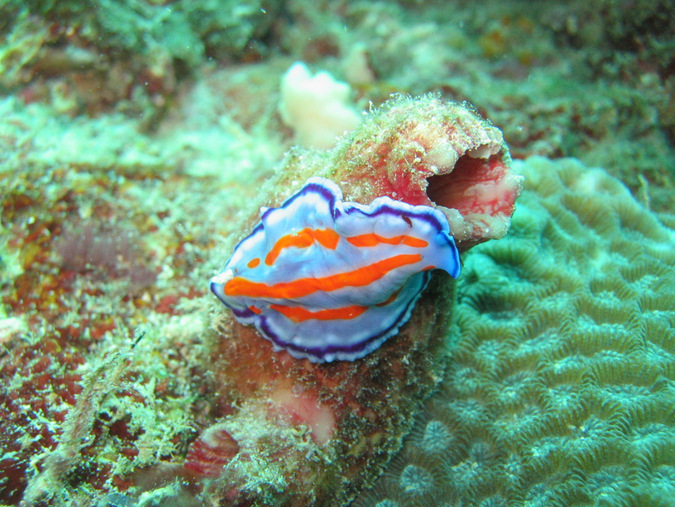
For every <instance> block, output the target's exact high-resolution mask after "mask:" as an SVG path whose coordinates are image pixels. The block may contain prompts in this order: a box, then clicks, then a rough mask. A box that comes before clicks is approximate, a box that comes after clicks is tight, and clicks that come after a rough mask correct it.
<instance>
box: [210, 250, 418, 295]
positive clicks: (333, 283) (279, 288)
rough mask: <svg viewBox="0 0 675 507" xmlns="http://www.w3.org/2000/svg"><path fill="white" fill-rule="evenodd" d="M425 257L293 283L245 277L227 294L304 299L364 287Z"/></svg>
mask: <svg viewBox="0 0 675 507" xmlns="http://www.w3.org/2000/svg"><path fill="white" fill-rule="evenodd" d="M421 260H422V256H421V255H420V254H412V255H404V254H402V255H395V256H393V257H389V258H387V259H383V260H381V261H377V262H374V263H372V264H370V265H368V266H364V267H362V268H358V269H355V270H354V271H348V272H346V273H338V274H336V275H329V276H324V277H322V278H300V279H298V280H295V281H293V282H281V283H277V284H275V285H267V284H266V283H261V282H251V281H250V280H247V279H246V278H243V277H241V276H236V277H234V278H232V280H230V281H229V282H227V283H226V284H225V287H223V291H224V293H225V295H226V296H247V297H252V298H276V299H292V298H300V297H303V296H307V295H308V294H312V293H314V292H318V291H323V292H330V291H334V290H339V289H342V288H344V287H364V286H366V285H370V284H371V283H373V282H375V281H377V280H379V279H380V278H382V277H383V276H384V275H386V274H387V273H389V272H390V271H393V270H394V269H396V268H400V267H402V266H407V265H409V264H415V263H416V262H419V261H421Z"/></svg>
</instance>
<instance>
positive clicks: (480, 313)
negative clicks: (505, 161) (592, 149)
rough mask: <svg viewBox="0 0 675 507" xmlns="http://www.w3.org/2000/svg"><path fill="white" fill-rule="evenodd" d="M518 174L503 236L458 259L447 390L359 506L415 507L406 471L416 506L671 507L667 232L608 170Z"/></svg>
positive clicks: (672, 293) (671, 318)
mask: <svg viewBox="0 0 675 507" xmlns="http://www.w3.org/2000/svg"><path fill="white" fill-rule="evenodd" d="M514 165H516V170H518V171H519V172H521V173H522V174H523V175H524V176H525V189H526V190H525V191H524V192H523V194H522V196H521V197H520V199H519V201H518V208H517V210H516V213H515V214H514V216H513V219H512V226H511V230H510V231H509V234H508V236H507V237H506V238H505V239H503V240H502V241H498V242H490V243H486V244H483V245H480V246H478V247H476V248H474V249H473V250H472V251H471V252H469V253H467V255H466V256H465V259H464V261H465V263H464V271H463V277H462V278H461V279H460V281H459V283H458V297H459V300H458V306H457V308H456V310H455V316H456V326H457V328H458V331H459V332H458V333H457V334H456V336H459V339H458V340H457V342H456V344H455V345H454V349H453V350H454V353H453V358H452V361H451V366H450V369H449V371H448V375H447V377H446V380H445V381H444V383H443V385H442V388H441V390H440V392H439V393H438V394H437V395H436V396H435V397H434V398H433V400H432V401H431V402H430V403H429V404H428V407H427V412H426V416H425V418H423V419H422V420H421V421H420V422H419V423H418V425H417V428H416V429H415V430H414V431H413V433H412V434H411V436H410V437H409V438H408V440H407V442H406V444H405V446H404V448H403V450H402V452H401V453H400V455H399V456H398V458H396V459H395V460H394V462H393V463H392V465H391V466H390V468H389V470H388V471H387V472H386V473H385V474H384V476H383V477H382V478H381V479H380V480H379V481H378V483H377V484H376V485H375V488H373V490H372V491H371V492H370V493H368V494H366V495H364V496H363V497H362V498H361V499H359V500H358V501H357V503H356V505H373V504H376V503H378V502H381V501H384V500H385V499H388V501H393V502H396V503H397V504H398V505H417V504H418V503H419V499H418V498H417V497H416V496H415V494H413V493H415V492H414V491H413V490H412V489H411V488H410V486H409V482H410V480H409V477H410V475H411V474H410V473H406V470H409V469H410V468H409V467H415V468H414V469H410V470H415V471H416V472H417V473H416V476H418V477H422V476H424V477H433V478H434V480H433V485H434V490H433V494H432V493H431V492H430V491H429V488H427V489H426V490H425V491H424V502H425V504H426V505H432V504H436V505H440V504H441V503H442V502H449V503H450V504H455V505H465V504H470V505H505V504H509V505H512V504H515V503H517V504H518V505H570V504H577V503H583V504H588V503H593V502H595V503H596V504H601V505H672V503H671V502H672V498H673V495H674V494H675V424H674V422H675V405H674V404H673V399H675V331H674V327H675V267H674V266H675V231H673V230H672V229H669V228H667V227H665V226H664V225H662V224H661V223H660V222H659V221H658V220H657V218H656V217H655V216H654V215H653V214H651V213H650V212H649V211H648V210H646V209H645V208H643V207H642V206H641V205H640V204H638V202H637V201H636V200H635V199H634V198H633V197H632V196H631V194H630V193H629V192H628V190H627V189H626V187H624V186H623V184H622V183H620V182H619V181H618V180H616V179H614V178H612V177H611V176H609V175H608V174H607V173H605V172H604V171H603V170H600V169H589V168H587V167H584V166H583V165H582V164H581V163H580V162H578V161H576V160H573V159H565V160H560V161H550V160H547V159H544V158H531V159H529V160H527V161H526V162H520V163H518V162H516V163H514ZM441 450H442V451H441ZM420 470H424V471H425V473H422V472H421V471H420ZM425 484H426V483H425Z"/></svg>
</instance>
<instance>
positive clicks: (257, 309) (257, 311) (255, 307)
mask: <svg viewBox="0 0 675 507" xmlns="http://www.w3.org/2000/svg"><path fill="white" fill-rule="evenodd" d="M248 309H249V310H251V311H252V312H253V313H255V314H257V315H260V314H261V313H262V310H261V309H260V308H258V307H257V306H253V305H251V306H249V307H248Z"/></svg>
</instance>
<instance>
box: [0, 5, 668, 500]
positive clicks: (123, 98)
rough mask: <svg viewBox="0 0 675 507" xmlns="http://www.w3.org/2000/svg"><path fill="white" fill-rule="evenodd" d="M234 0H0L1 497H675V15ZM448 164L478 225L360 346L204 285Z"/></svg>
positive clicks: (664, 9)
mask: <svg viewBox="0 0 675 507" xmlns="http://www.w3.org/2000/svg"><path fill="white" fill-rule="evenodd" d="M240 4H241V3H240V2H229V1H224V2H213V1H210V0H204V1H199V2H188V1H181V0H179V1H176V2H169V3H165V2H156V1H146V0H134V1H133V2H119V3H118V2H114V1H112V0H100V1H97V2H94V3H92V4H91V5H88V6H87V7H83V6H82V4H81V3H80V2H69V1H64V2H58V3H54V4H53V5H52V4H51V3H46V4H42V3H40V2H30V1H29V2H18V1H13V0H10V1H9V2H5V3H4V4H3V5H1V6H0V294H1V296H2V302H1V304H0V420H2V430H1V431H0V505H25V506H33V505H36V506H47V505H55V506H61V505H96V506H121V505H125V506H151V505H181V506H199V505H242V506H243V505H290V506H295V505H327V506H333V505H354V506H359V507H361V506H379V507H394V506H426V505H452V506H460V505H482V506H487V505H528V506H534V505H560V506H567V505H625V506H643V505H650V506H652V505H653V506H663V507H665V506H669V505H672V498H673V495H674V494H675V403H673V400H675V210H674V209H673V201H672V194H673V166H672V160H673V159H674V157H673V150H672V139H673V134H672V125H673V120H672V118H673V116H672V107H671V106H670V104H672V88H673V87H672V76H671V75H670V74H669V72H670V71H669V70H668V69H669V68H670V67H669V66H668V65H669V63H668V62H671V64H672V60H673V52H672V47H671V46H672V45H671V46H669V45H668V44H667V42H668V41H669V40H670V39H671V38H672V35H671V34H672V32H673V29H674V28H673V27H672V24H673V20H672V19H670V18H668V19H666V18H665V17H664V16H663V13H668V12H670V10H672V9H669V8H668V7H669V6H668V5H665V2H659V1H657V2H647V1H644V2H643V1H638V2H631V5H630V6H626V5H624V3H622V2H605V1H602V2H600V3H599V4H598V5H590V4H588V3H587V2H581V1H579V2H569V3H568V4H566V5H564V6H554V5H553V4H547V3H542V4H539V3H537V4H531V3H528V4H527V6H523V5H521V3H520V2H515V1H514V2H500V3H499V4H497V3H495V4H481V5H480V6H479V5H478V4H475V5H474V3H472V2H462V1H460V2H453V3H449V2H436V1H430V2H412V1H403V0H402V1H399V2H355V1H354V2H322V1H319V2H316V1H313V2H308V1H304V0H287V1H276V0H272V1H259V2H258V1H255V2H248V3H247V5H240ZM662 4H663V5H662ZM671 18H672V16H671ZM297 62H304V63H297ZM430 93H431V95H429V94H430ZM392 94H400V95H396V96H395V97H394V98H393V100H392V101H391V102H389V103H387V102H386V101H387V100H390V99H391V98H392V97H391V95H392ZM411 97H413V98H414V99H411ZM465 100H468V101H469V102H470V103H471V104H473V106H468V105H466V104H464V103H463V102H462V101H465ZM397 101H398V102H397ZM416 101H417V102H416ZM450 102H456V103H457V104H453V105H452V106H449V105H448V104H449V103H450ZM383 104H386V105H384V106H383ZM397 104H398V106H401V107H400V109H398V110H397V109H396V108H397V107H398V106H397ZM410 104H412V106H410ZM419 104H424V105H425V106H424V108H423V107H417V106H416V105H419ZM406 107H409V108H410V109H411V110H412V111H413V112H412V113H411V112H410V111H407V110H406V109H405V108H406ZM425 108H426V109H425ZM446 108H447V110H454V111H455V114H454V115H451V116H452V118H453V120H451V121H448V120H447V117H444V116H443V115H445V114H447V110H446ZM453 108H456V109H453ZM390 110H393V111H394V113H396V111H399V113H400V111H403V113H400V116H395V115H394V116H391V117H389V118H390V119H391V118H395V121H389V123H387V122H384V123H377V121H376V119H377V118H378V117H377V114H378V113H377V111H390ZM399 113H397V114H399ZM415 113H417V116H415V115H414V114H415ZM439 117H443V118H445V119H444V120H443V121H441V122H440V123H439V122H437V120H438V118H439ZM364 118H365V120H364ZM373 118H375V120H374V119H373ZM486 118H487V120H486ZM413 120H414V121H413ZM364 121H365V122H366V123H365V125H366V126H368V125H369V127H368V128H366V129H364V127H363V125H364ZM378 121H379V120H378ZM453 121H455V123H453ZM368 122H370V123H368ZM434 122H436V123H434ZM493 124H494V125H493ZM448 125H452V127H448ZM359 128H361V130H358V129H359ZM354 129H357V134H355V135H354V137H351V138H350V137H345V138H343V140H342V141H340V142H337V147H334V148H333V146H335V143H336V141H335V139H336V136H337V135H339V134H341V133H342V132H343V131H352V130H354ZM359 132H360V133H359ZM467 132H470V133H471V135H468V134H467V135H464V134H466V133H467ZM502 132H503V139H502ZM359 136H360V137H359ZM443 136H446V137H448V138H451V139H452V140H453V141H452V142H453V143H456V144H453V145H452V146H453V150H455V151H456V152H457V153H455V151H453V150H449V149H447V146H446V145H445V144H443V142H441V143H440V144H433V143H431V141H434V142H435V141H438V139H443ZM480 136H484V137H480ZM349 139H351V140H352V141H353V144H350V141H348V140H349ZM478 139H480V141H478ZM430 140H431V141H430ZM429 143H431V144H429ZM471 143H474V144H475V145H472V144H471ZM504 143H505V144H504ZM506 145H508V147H507V146H506ZM431 146H436V147H438V146H440V147H441V148H442V149H437V150H435V149H431ZM383 147H384V148H383ZM385 148H386V149H385ZM310 149H316V150H318V151H309V150H310ZM331 149H332V150H333V151H327V150H331ZM509 153H510V154H509ZM457 164H458V165H457ZM432 166H434V167H435V169H433V170H438V171H441V172H442V171H443V170H444V168H446V169H447V168H459V169H458V171H457V172H456V173H455V176H458V175H460V176H462V178H458V179H455V180H452V179H443V177H444V175H442V174H441V175H439V176H433V177H431V178H432V179H428V178H425V177H422V178H419V176H417V177H418V179H419V181H420V182H425V183H426V182H430V183H431V184H432V187H431V190H429V191H428V190H427V189H426V188H422V187H420V188H422V190H420V192H421V194H420V195H417V194H415V193H414V192H412V191H411V193H410V194H409V195H408V194H406V195H401V194H397V195H398V197H399V198H400V199H401V200H405V199H406V198H410V196H413V198H414V199H421V200H422V201H424V199H426V200H427V201H428V202H427V201H424V202H421V201H420V202H415V203H413V204H415V205H420V204H421V205H428V204H430V203H436V204H438V202H437V201H438V200H439V199H437V196H441V195H443V196H445V195H451V196H452V197H453V199H455V200H454V201H450V202H448V203H447V204H448V206H445V207H446V208H448V209H449V210H451V211H452V209H455V208H453V203H454V204H455V205H457V203H458V202H461V203H462V204H466V206H467V208H466V209H469V210H471V209H474V208H472V206H478V205H480V206H484V208H485V209H482V208H481V211H485V212H486V214H485V215H481V214H476V213H474V214H473V215H471V214H467V213H466V209H465V210H464V211H465V212H464V214H463V215H462V213H459V212H458V213H457V214H454V215H452V214H450V215H448V220H449V221H450V225H451V230H452V227H455V232H456V234H457V238H455V240H456V241H457V244H458V248H459V251H460V252H461V256H460V259H461V273H460V274H459V277H458V279H457V281H456V282H455V281H454V280H453V279H451V278H450V277H449V276H447V275H445V274H442V273H439V272H437V271H434V272H433V276H431V277H430V278H431V281H430V282H429V284H428V286H427V289H426V291H425V292H424V294H423V295H422V297H421V298H420V299H419V302H418V304H417V305H416V306H415V310H414V311H412V312H410V313H411V314H410V315H408V316H407V317H406V318H408V317H409V318H410V320H409V321H408V322H407V323H405V324H404V323H403V322H402V321H401V319H398V320H396V322H397V324H401V327H400V329H399V328H397V329H396V332H397V334H396V336H391V337H388V338H387V339H386V340H384V342H383V343H382V344H381V346H380V348H378V349H377V350H374V351H372V352H371V351H369V352H370V353H369V354H367V355H366V356H365V357H363V358H360V359H356V360H355V361H333V362H330V363H321V364H315V363H310V362H309V361H307V360H301V359H295V358H293V357H291V356H290V355H288V354H287V353H286V352H283V351H275V350H274V349H273V345H272V343H270V342H269V341H268V340H266V339H265V338H264V337H262V336H260V334H259V333H257V332H256V331H255V329H254V328H252V327H250V326H246V325H243V324H241V323H239V322H237V321H236V320H235V319H234V318H233V317H232V313H231V312H230V311H229V310H228V309H227V308H225V307H224V306H223V305H222V304H221V303H220V301H218V299H217V298H216V297H215V296H214V295H213V294H212V293H211V292H210V291H209V280H211V278H212V277H213V276H214V275H216V274H217V273H219V272H221V271H222V270H223V266H224V265H225V263H226V261H227V260H228V258H229V257H230V255H231V254H232V252H233V250H234V248H235V245H236V244H237V243H238V242H239V241H240V240H241V239H243V238H244V237H245V236H246V235H247V234H249V233H250V232H251V229H252V227H253V226H254V225H255V224H256V222H257V220H258V219H259V208H260V207H261V206H263V207H269V206H280V205H281V204H282V203H283V202H284V200H285V199H287V198H288V197H289V196H291V195H292V194H293V193H294V192H296V191H297V190H298V189H300V188H301V187H302V185H303V183H304V182H305V180H306V179H307V178H308V177H310V176H321V177H324V178H329V179H330V178H331V176H332V177H333V180H335V183H337V184H338V185H339V186H340V188H341V191H342V192H343V193H344V194H345V195H344V199H345V201H346V202H359V200H362V201H368V202H369V201H371V200H372V199H373V198H374V197H380V196H382V195H389V194H387V192H390V193H391V189H387V188H386V182H387V178H389V177H392V178H393V180H395V181H397V182H398V184H399V185H400V187H396V188H395V189H394V190H393V191H394V192H398V191H399V190H400V189H401V188H404V189H409V188H413V187H414V185H412V184H411V181H412V182H413V183H414V182H415V181H416V180H415V178H414V177H411V179H410V180H408V179H405V178H404V177H403V176H404V175H405V176H406V177H408V176H410V174H412V173H410V172H407V171H409V170H411V168H416V169H419V168H420V167H422V168H424V169H425V170H426V169H427V168H430V167H432ZM371 168H373V171H372V172H370V171H371ZM495 168H497V171H496V173H493V172H491V171H492V170H493V169H495ZM460 169H461V170H460ZM378 170H379V171H381V172H382V173H383V174H386V176H387V177H386V178H383V179H382V180H376V179H375V177H374V176H373V175H374V174H375V173H376V171H378ZM359 171H362V172H359ZM472 171H473V172H472ZM511 171H513V173H512V172H511ZM476 174H480V175H481V177H484V178H485V180H488V181H493V180H499V181H500V184H499V185H496V187H493V188H492V190H494V192H492V193H489V192H483V193H482V194H481V193H478V194H477V195H478V196H477V197H476V198H475V200H474V201H472V200H471V198H473V194H472V195H471V196H469V197H470V198H467V194H466V192H459V194H461V195H459V197H458V196H457V195H453V192H452V188H453V185H465V186H463V187H462V188H474V187H473V186H471V185H472V184H474V183H476V178H477V176H476ZM354 175H356V176H357V177H355V176H354ZM392 175H393V176H392ZM512 176H513V177H512ZM518 176H522V192H521V193H520V195H519V196H518V191H519V188H520V184H521V179H520V178H519V177H518ZM350 177H351V178H352V180H353V181H350ZM464 177H466V179H464ZM433 178H437V179H433ZM472 178H473V179H472ZM499 178H501V179H499ZM389 181H391V180H389ZM448 181H449V182H450V183H447V182H448ZM467 181H468V183H467ZM355 182H356V183H355ZM493 183H494V181H493ZM502 183H503V184H502ZM423 187H424V185H423ZM446 187H448V188H449V190H448V188H446ZM417 190H419V188H417V189H415V191H417ZM516 196H518V197H517V200H516V206H515V211H513V206H512V205H513V199H515V197H516ZM493 198H494V199H495V200H496V201H497V202H498V203H501V204H502V205H503V204H504V201H505V200H507V201H508V203H507V204H508V205H506V206H503V207H502V208H499V206H497V205H496V206H495V207H493V208H491V209H490V210H487V208H489V207H490V206H487V204H490V203H491V202H492V199H493ZM467 201H470V203H469V204H467ZM474 211H475V209H474ZM488 211H491V212H492V213H494V214H495V215H499V216H498V219H496V220H492V221H491V220H490V218H494V216H488V215H489V213H488ZM511 212H513V216H512V217H511V221H510V227H509V222H508V216H510V214H511ZM504 217H506V218H505V220H501V221H500V220H499V219H503V218H504ZM409 220H410V219H409ZM453 220H454V222H453ZM488 222H489V223H490V226H487V225H486V226H485V227H484V228H483V229H481V228H480V227H479V224H481V223H483V224H486V223H488ZM461 227H464V228H463V229H462V230H461V235H460V228H461ZM506 228H508V233H506V235H505V236H504V237H503V238H502V239H496V238H499V237H501V236H502V235H503V233H504V232H505V231H506ZM488 239H489V241H488ZM247 262H248V259H247ZM354 262H356V261H354ZM378 287H379V286H378ZM411 300H415V301H417V300H416V299H415V298H411ZM378 301H379V300H378ZM386 301H389V299H388V298H387V299H386V300H385V302H386ZM378 304H379V303H378ZM403 320H404V321H405V319H403Z"/></svg>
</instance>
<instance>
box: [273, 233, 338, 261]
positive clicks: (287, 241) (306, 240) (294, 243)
mask: <svg viewBox="0 0 675 507" xmlns="http://www.w3.org/2000/svg"><path fill="white" fill-rule="evenodd" d="M339 239H340V236H339V235H338V233H337V232H335V231H334V230H332V229H309V228H306V229H303V230H301V231H299V232H296V233H295V234H287V235H286V236H282V237H281V238H279V240H278V241H277V242H276V243H275V244H274V246H273V247H272V249H271V250H270V251H269V253H268V254H267V257H265V264H267V265H268V266H271V265H272V264H274V261H276V260H277V257H279V255H280V254H281V251H282V250H283V249H284V248H290V247H296V248H307V247H310V246H312V245H313V244H314V242H315V241H316V242H317V243H319V244H320V245H321V246H322V247H324V248H330V249H331V250H334V249H335V248H336V247H337V244H338V240H339Z"/></svg>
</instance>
